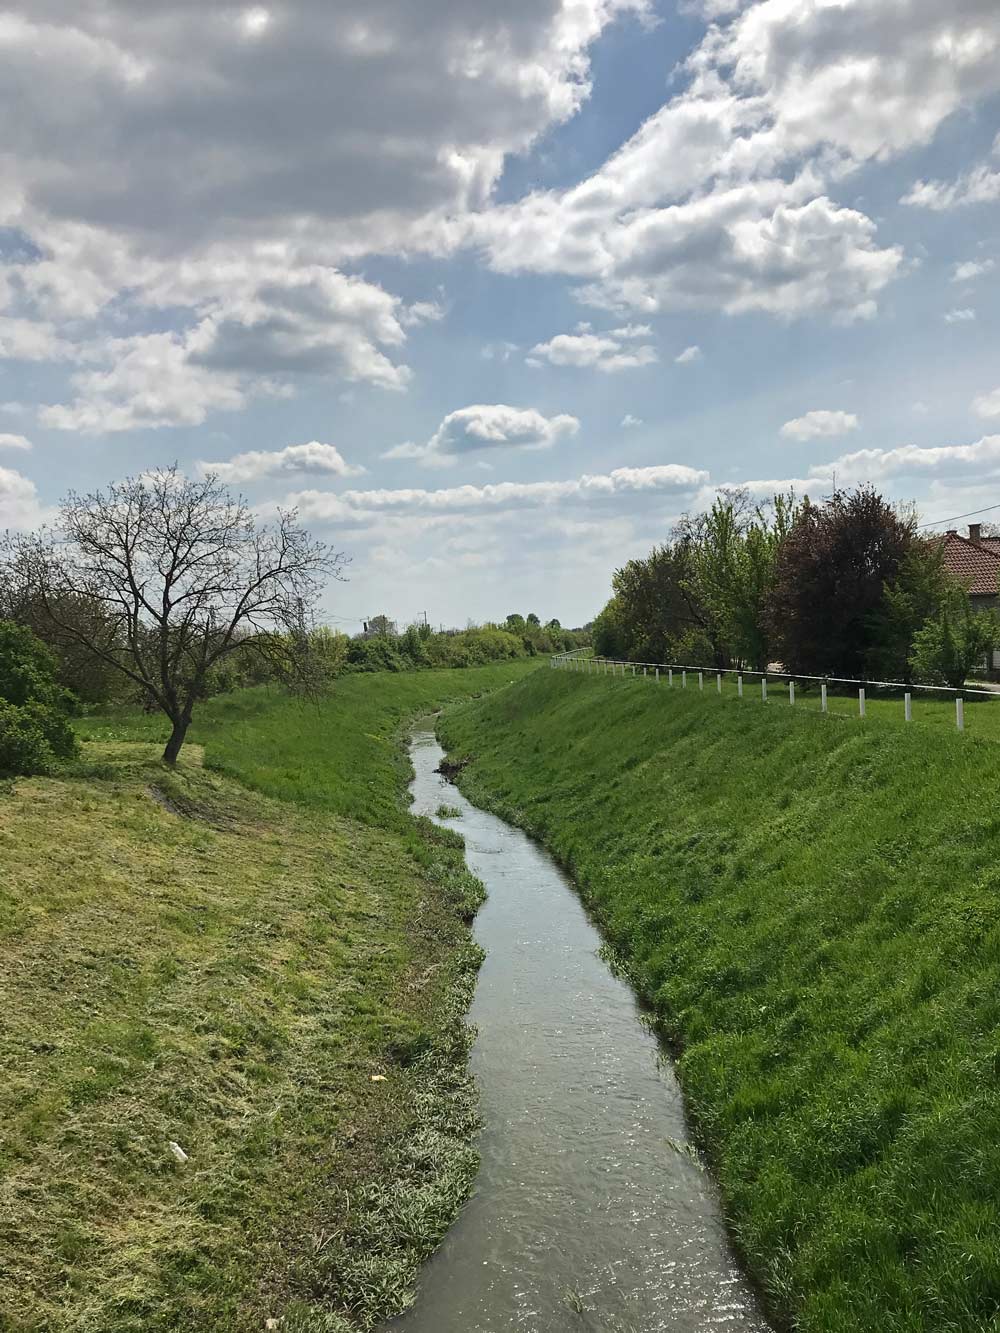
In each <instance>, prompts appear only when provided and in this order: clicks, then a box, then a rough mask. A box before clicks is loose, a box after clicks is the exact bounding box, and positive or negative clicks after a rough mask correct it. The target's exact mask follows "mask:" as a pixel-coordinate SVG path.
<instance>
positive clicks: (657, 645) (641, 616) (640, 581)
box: [595, 535, 722, 662]
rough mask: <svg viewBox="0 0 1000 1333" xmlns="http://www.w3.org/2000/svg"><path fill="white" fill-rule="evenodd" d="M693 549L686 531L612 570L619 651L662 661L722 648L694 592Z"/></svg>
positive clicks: (639, 658)
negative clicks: (646, 554) (642, 555)
mask: <svg viewBox="0 0 1000 1333" xmlns="http://www.w3.org/2000/svg"><path fill="white" fill-rule="evenodd" d="M693 552H694V542H693V540H692V539H691V537H690V536H687V535H685V536H682V537H681V538H680V539H679V540H676V541H674V542H672V543H670V544H668V545H665V546H656V547H654V548H653V550H652V551H651V552H650V553H649V555H648V556H646V557H645V558H644V559H641V560H630V561H629V562H628V563H627V564H625V565H623V566H622V568H621V569H618V570H615V573H614V575H613V576H612V579H611V586H612V588H613V590H614V597H613V599H612V600H613V601H614V620H615V622H616V623H617V626H618V637H619V642H620V643H621V644H622V651H621V653H619V654H618V655H619V656H623V657H629V658H632V659H634V660H637V661H647V662H666V661H672V660H675V658H676V657H678V656H684V657H688V656H690V657H692V658H697V657H704V656H706V655H708V656H713V657H715V656H718V655H719V654H720V653H721V651H722V647H721V644H720V643H719V642H718V640H717V638H716V637H715V636H714V634H713V627H712V624H711V620H710V617H709V616H708V614H707V613H706V611H705V608H704V606H703V604H702V603H701V602H700V601H699V598H698V594H697V592H696V582H695V578H694V563H693ZM606 609H607V608H606ZM603 614H604V613H603V612H602V616H603ZM598 619H601V617H598ZM596 633H598V630H597V621H595V634H596Z"/></svg>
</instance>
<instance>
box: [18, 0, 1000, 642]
mask: <svg viewBox="0 0 1000 1333" xmlns="http://www.w3.org/2000/svg"><path fill="white" fill-rule="evenodd" d="M498 8H499V7H497V6H495V5H494V4H487V3H486V2H485V0H467V3H465V4H464V5H462V6H455V5H453V4H451V3H448V0H420V3H415V2H414V0H408V3H404V0H364V2H362V0H338V3H336V4H329V3H328V2H327V0H296V2H295V3H292V2H289V3H285V4H277V3H275V4H271V5H251V6H243V5H236V6H232V7H229V6H221V5H220V6H213V7H209V8H208V10H207V11H206V7H204V6H196V5H194V4H192V3H190V0H165V3H163V4H162V5H159V6H157V7H155V8H151V9H150V11H149V13H148V14H147V13H144V12H139V13H138V14H137V13H136V12H135V8H134V6H131V5H129V4H127V3H125V2H124V0H118V2H117V3H116V2H115V0H102V2H101V3H98V2H97V0H90V2H89V3H82V4H80V5H74V6H69V5H66V4H65V3H64V2H60V3H56V0H33V3H32V4H31V5H30V6H28V5H24V6H22V7H19V6H17V5H15V6H14V7H13V8H12V9H8V10H7V11H5V15H4V17H3V18H2V19H0V108H2V112H3V117H4V124H5V126H9V127H10V132H9V133H8V134H7V135H6V136H5V137H6V142H5V144H4V145H3V147H2V148H0V152H2V153H3V161H4V172H3V176H2V179H3V181H4V185H3V186H2V187H0V525H3V526H15V527H17V526H20V527H26V526H27V527H30V526H33V525H36V524H38V523H41V522H44V521H46V520H47V519H49V518H50V517H51V516H52V513H53V510H52V506H54V505H55V504H56V503H57V502H58V500H59V498H60V496H61V495H63V494H64V493H65V492H66V490H67V489H69V488H75V489H78V490H88V489H91V488H94V487H98V486H100V485H101V484H103V483H105V482H106V481H108V480H109V479H111V478H113V477H117V476H121V475H123V474H125V473H131V472H138V471H141V470H143V469H145V468H148V467H150V466H154V465H157V464H164V463H171V462H174V461H177V462H178V463H179V464H180V465H181V466H182V467H183V468H184V469H185V470H186V471H188V472H190V473H191V474H192V475H198V474H199V473H200V472H201V471H203V470H204V469H205V468H206V467H212V468H217V469H218V470H219V471H220V473H221V474H222V475H223V477H225V478H226V479H227V480H228V481H229V482H230V483H231V484H232V485H233V487H234V488H236V489H239V490H241V491H242V492H243V493H245V494H246V496H247V497H248V499H249V500H250V501H251V502H252V503H253V504H254V505H255V506H258V507H259V508H260V510H261V512H262V514H264V515H266V514H267V513H269V512H271V511H272V510H273V508H274V506H275V505H286V506H287V505H296V506H298V508H299V510H300V512H301V514H302V516H303V518H304V520H305V521H306V522H307V523H308V525H309V526H310V527H311V528H312V529H313V530H314V531H315V532H316V533H317V535H320V536H322V537H323V538H324V539H326V540H328V541H330V542H331V543H333V544H334V545H335V546H336V547H337V548H338V549H343V550H345V551H346V552H348V554H349V555H350V556H351V557H352V565H351V571H350V582H349V583H348V584H346V585H343V586H336V587H334V588H332V589H331V590H330V592H329V594H328V596H327V599H326V602H325V610H326V613H327V614H328V615H329V616H330V617H331V619H332V618H333V617H336V618H337V620H336V622H335V623H338V624H342V625H344V626H345V627H346V628H352V627H353V626H355V625H356V624H357V623H358V622H360V620H361V618H362V617H365V616H367V615H369V614H373V613H375V612H385V613H387V614H389V615H391V616H393V617H394V618H396V619H398V620H399V621H401V622H406V621H407V620H409V619H410V618H412V617H414V616H416V615H417V614H418V613H422V612H424V611H426V612H427V614H428V616H429V617H430V619H431V620H432V621H433V622H435V623H445V624H464V623H465V622H466V621H467V620H469V619H474V620H481V619H486V618H492V617H502V616H503V615H505V614H506V613H507V612H508V611H511V610H520V611H522V612H527V611H529V610H534V611H536V612H537V613H538V614H539V615H541V616H543V617H544V618H548V617H549V616H551V615H556V616H559V617H560V618H561V619H562V620H564V621H565V622H568V623H581V622H583V621H585V620H587V619H589V618H590V617H591V616H592V615H593V614H594V613H595V612H596V611H597V610H598V609H599V608H600V606H601V605H602V603H603V602H604V600H605V598H606V596H607V592H608V583H609V579H610V575H611V572H612V570H613V569H614V568H615V567H616V566H617V565H619V564H621V563H623V561H624V560H626V559H628V558H629V557H631V556H633V555H635V554H639V553H641V552H643V551H645V550H646V549H648V547H649V546H650V545H651V544H652V543H653V542H655V541H658V540H663V539H664V538H665V537H666V536H667V535H668V534H669V532H670V529H671V526H672V525H673V523H674V522H676V520H677V518H678V517H679V516H680V515H681V514H682V513H683V512H685V511H689V510H692V509H697V508H701V507H705V506H706V505H708V504H710V503H711V499H712V497H713V495H714V494H715V491H716V488H717V487H719V486H733V485H740V484H746V485H749V486H750V487H751V488H752V489H753V490H754V491H755V492H756V493H759V494H760V495H761V496H762V497H763V496H766V495H767V494H768V493H769V492H770V491H773V489H775V488H777V487H781V488H787V487H789V486H794V488H795V489H796V490H797V491H798V492H799V493H802V492H804V491H808V492H809V493H810V494H812V495H813V496H814V497H815V496H821V495H823V494H824V493H827V492H829V490H830V489H831V487H832V485H833V484H834V482H835V481H836V483H838V484H842V485H849V484H855V483H857V482H861V481H866V480H870V481H872V482H873V483H875V484H876V485H878V486H879V487H881V488H882V489H883V490H884V491H885V492H886V493H887V494H888V495H890V496H892V497H893V498H895V499H898V500H901V501H905V500H915V501H916V502H917V503H918V505H919V507H920V509H921V512H922V513H923V515H924V517H925V518H926V519H927V520H943V519H948V518H950V517H952V516H953V515H959V514H962V513H964V512H966V511H968V510H973V509H979V508H982V507H985V506H988V505H992V504H997V505H1000V357H998V355H997V349H998V345H1000V344H998V335H1000V314H998V306H997V300H996V296H997V291H998V284H1000V238H998V235H997V225H996V224H997V219H998V211H1000V134H998V131H1000V10H998V9H997V7H996V4H995V3H994V0H955V2H954V3H953V4H951V5H949V6H942V5H940V3H931V0H697V2H696V0H691V3H684V4H681V5H680V6H678V5H676V4H675V3H673V2H672V0H671V2H669V3H668V0H574V3H572V4H571V3H570V2H569V0H509V3H508V4H506V5H505V6H503V7H502V10H503V12H502V13H501V14H499V15H498V14H497V13H496V12H495V11H496V10H497V9H498ZM984 517H985V518H987V519H989V517H990V514H988V513H987V514H985V515H984ZM996 517H997V518H998V519H1000V508H998V509H997V511H996Z"/></svg>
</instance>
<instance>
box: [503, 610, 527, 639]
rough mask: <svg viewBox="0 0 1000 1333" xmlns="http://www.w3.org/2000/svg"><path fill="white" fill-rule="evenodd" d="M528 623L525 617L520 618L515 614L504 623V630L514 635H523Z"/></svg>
mask: <svg viewBox="0 0 1000 1333" xmlns="http://www.w3.org/2000/svg"><path fill="white" fill-rule="evenodd" d="M527 623H528V622H527V621H526V620H525V618H524V616H519V615H518V614H517V613H516V612H514V613H513V614H511V615H509V616H508V617H507V619H506V620H505V621H504V629H508V630H510V632H511V633H512V634H523V633H524V630H525V627H526V626H527Z"/></svg>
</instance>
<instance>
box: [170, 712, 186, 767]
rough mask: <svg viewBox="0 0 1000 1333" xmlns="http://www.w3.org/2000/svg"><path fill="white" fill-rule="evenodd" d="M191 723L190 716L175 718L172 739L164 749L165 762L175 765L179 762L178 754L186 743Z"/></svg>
mask: <svg viewBox="0 0 1000 1333" xmlns="http://www.w3.org/2000/svg"><path fill="white" fill-rule="evenodd" d="M190 725H191V719H190V718H189V717H179V718H176V719H175V720H174V726H173V730H172V731H171V733H170V739H169V740H168V741H167V746H166V749H165V750H164V751H163V762H164V763H165V764H171V765H173V764H176V763H177V756H178V755H179V754H180V752H181V746H182V745H183V744H184V737H185V736H186V735H187V729H188V727H189V726H190Z"/></svg>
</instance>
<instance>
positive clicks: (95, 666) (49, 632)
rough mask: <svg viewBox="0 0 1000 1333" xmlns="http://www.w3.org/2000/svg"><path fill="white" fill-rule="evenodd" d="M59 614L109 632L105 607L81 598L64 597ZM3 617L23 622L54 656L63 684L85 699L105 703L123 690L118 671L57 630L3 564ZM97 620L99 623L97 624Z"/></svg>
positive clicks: (0, 573)
mask: <svg viewBox="0 0 1000 1333" xmlns="http://www.w3.org/2000/svg"><path fill="white" fill-rule="evenodd" d="M59 616H60V619H61V620H63V621H65V622H67V623H73V622H75V623H77V625H78V627H79V628H80V629H86V630H87V631H88V632H89V633H90V634H91V635H94V634H96V633H102V634H103V633H107V632H108V629H109V618H108V613H107V611H106V609H105V608H104V607H103V606H97V605H95V604H94V603H93V602H89V601H85V600H83V599H80V598H75V597H66V598H64V599H63V602H62V605H61V606H60V607H59ZM0 618H3V619H6V620H13V621H16V622H17V623H18V624H19V625H24V626H25V627H26V628H27V629H29V630H31V632H32V634H34V635H35V636H36V638H38V639H40V640H41V641H42V643H44V644H45V645H46V647H48V648H49V650H50V651H51V652H52V654H53V655H54V657H55V661H56V677H57V679H58V680H59V682H60V684H62V685H63V686H65V687H66V688H67V689H71V690H72V691H73V693H74V694H75V695H76V696H77V698H78V699H80V700H81V701H82V702H84V703H105V702H107V701H108V700H109V699H111V698H113V697H114V696H115V695H116V694H120V693H121V691H122V687H123V684H124V682H123V680H122V678H121V676H120V675H119V674H118V672H117V671H115V669H114V668H113V667H112V666H110V665H109V664H108V663H107V662H103V661H101V659H100V658H98V657H95V656H94V654H93V653H91V652H88V651H87V649H86V648H84V647H83V645H82V644H81V643H80V642H79V641H78V640H76V639H71V638H69V637H68V636H67V635H65V634H63V633H61V632H60V631H59V630H57V628H56V627H55V625H54V624H53V622H52V620H51V618H50V617H49V616H48V615H47V613H46V610H45V607H44V605H43V604H42V603H41V602H40V601H39V599H38V597H37V595H35V594H33V593H32V591H31V589H30V588H29V587H25V586H23V585H22V584H19V583H18V582H17V581H16V579H15V571H14V570H13V569H11V568H10V567H4V566H2V565H0ZM95 620H96V621H98V622H100V623H99V624H95Z"/></svg>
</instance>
